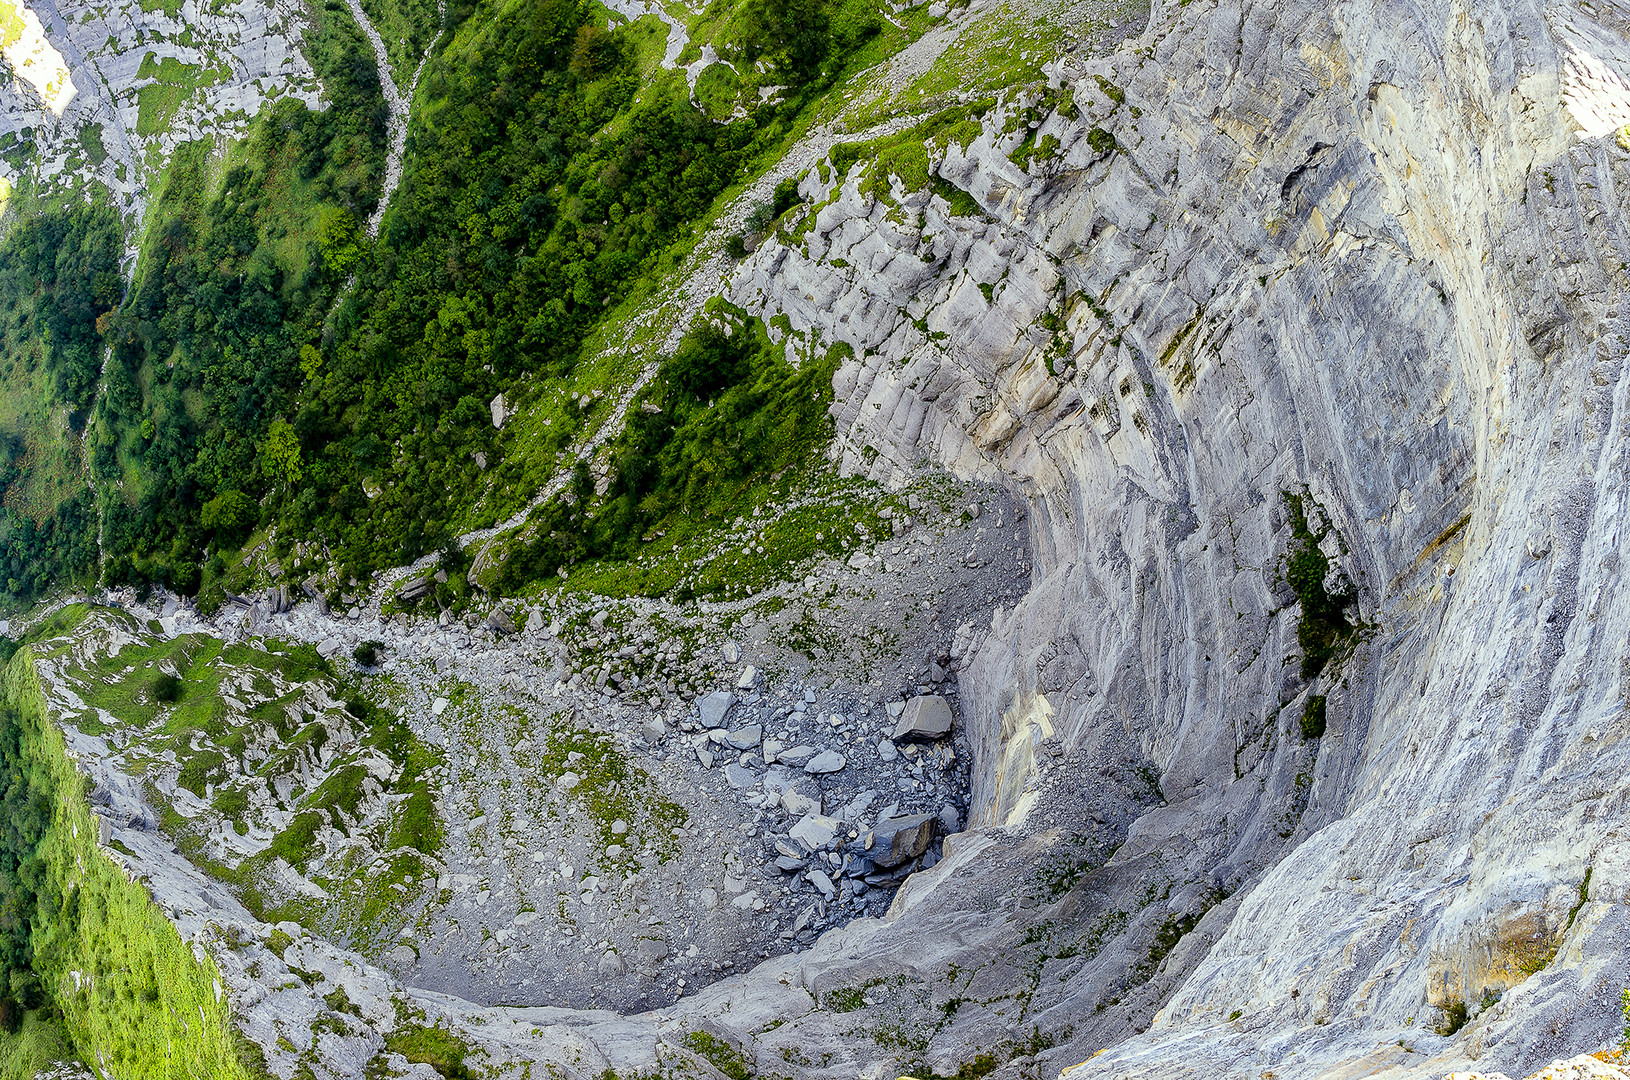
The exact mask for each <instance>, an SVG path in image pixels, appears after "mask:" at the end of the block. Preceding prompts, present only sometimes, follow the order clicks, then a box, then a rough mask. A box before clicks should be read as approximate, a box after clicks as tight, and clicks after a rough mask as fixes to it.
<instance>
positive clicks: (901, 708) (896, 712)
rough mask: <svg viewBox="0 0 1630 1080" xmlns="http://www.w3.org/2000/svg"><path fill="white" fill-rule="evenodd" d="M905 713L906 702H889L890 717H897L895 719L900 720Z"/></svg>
mask: <svg viewBox="0 0 1630 1080" xmlns="http://www.w3.org/2000/svg"><path fill="white" fill-rule="evenodd" d="M905 711H906V703H905V702H903V701H891V702H889V715H890V716H892V717H895V718H897V719H898V717H899V716H900V714H901V713H903V712H905Z"/></svg>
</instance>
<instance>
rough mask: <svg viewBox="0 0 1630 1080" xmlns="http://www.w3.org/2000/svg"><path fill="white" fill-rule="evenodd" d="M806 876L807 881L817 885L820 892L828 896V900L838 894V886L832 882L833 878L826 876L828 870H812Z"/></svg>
mask: <svg viewBox="0 0 1630 1080" xmlns="http://www.w3.org/2000/svg"><path fill="white" fill-rule="evenodd" d="M804 877H805V880H806V881H808V882H809V883H810V884H811V885H813V886H815V888H816V889H817V890H819V891H820V894H821V895H822V896H824V897H826V898H827V899H828V900H830V899H832V898H833V897H834V896H836V895H837V894H838V890H837V887H836V886H834V885H833V884H832V879H831V878H829V877H827V876H826V871H824V870H811V871H810V872H809V873H808V874H806V875H804Z"/></svg>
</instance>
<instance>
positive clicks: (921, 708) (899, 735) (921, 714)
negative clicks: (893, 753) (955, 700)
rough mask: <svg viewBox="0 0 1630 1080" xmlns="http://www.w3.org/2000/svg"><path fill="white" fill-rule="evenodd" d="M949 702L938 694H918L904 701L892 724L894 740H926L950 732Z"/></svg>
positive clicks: (937, 737) (941, 736)
mask: <svg viewBox="0 0 1630 1080" xmlns="http://www.w3.org/2000/svg"><path fill="white" fill-rule="evenodd" d="M952 719H953V718H952V714H951V703H950V702H949V701H946V700H945V698H944V697H942V696H941V695H939V694H920V695H918V696H917V697H914V698H912V699H911V700H910V701H908V702H906V707H905V709H904V710H903V711H902V712H901V713H900V719H899V720H897V721H895V724H894V736H893V738H894V741H895V742H902V741H904V742H928V741H931V740H933V739H943V738H944V737H945V736H947V735H949V734H951V721H952Z"/></svg>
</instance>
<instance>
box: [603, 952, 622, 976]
mask: <svg viewBox="0 0 1630 1080" xmlns="http://www.w3.org/2000/svg"><path fill="white" fill-rule="evenodd" d="M599 966H600V974H602V975H622V974H624V973H626V972H627V971H628V961H626V960H624V959H623V958H622V957H620V956H618V955H617V954H616V953H614V952H608V953H606V954H605V955H604V956H602V957H600V965H599Z"/></svg>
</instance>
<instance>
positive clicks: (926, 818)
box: [865, 814, 938, 868]
mask: <svg viewBox="0 0 1630 1080" xmlns="http://www.w3.org/2000/svg"><path fill="white" fill-rule="evenodd" d="M937 823H938V818H936V817H935V816H934V815H933V814H907V815H905V816H903V817H891V818H884V819H883V820H882V821H879V822H878V823H877V824H876V825H875V826H874V827H873V828H872V830H871V831H870V832H868V833H867V834H866V837H865V841H866V857H867V858H868V859H870V860H871V861H872V862H873V863H874V864H875V865H877V866H879V867H884V868H887V867H891V866H899V865H900V864H901V863H903V862H906V861H908V860H910V859H915V858H916V857H917V856H919V855H921V854H922V853H923V852H925V851H927V850H928V844H929V841H931V840H933V839H934V826H935V825H936V824H937Z"/></svg>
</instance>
